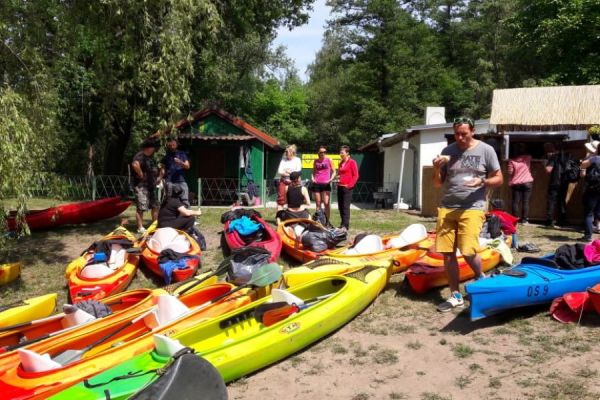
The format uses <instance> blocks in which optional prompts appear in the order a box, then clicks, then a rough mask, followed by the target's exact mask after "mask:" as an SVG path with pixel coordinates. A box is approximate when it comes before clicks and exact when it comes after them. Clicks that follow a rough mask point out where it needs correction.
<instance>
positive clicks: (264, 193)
mask: <svg viewBox="0 0 600 400" xmlns="http://www.w3.org/2000/svg"><path fill="white" fill-rule="evenodd" d="M260 198H261V199H262V206H263V208H267V180H266V179H263V181H262V185H261V188H260Z"/></svg>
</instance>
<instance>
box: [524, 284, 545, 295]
mask: <svg viewBox="0 0 600 400" xmlns="http://www.w3.org/2000/svg"><path fill="white" fill-rule="evenodd" d="M548 291H549V288H548V285H544V286H540V285H534V286H529V287H528V288H527V297H538V296H546V295H547V294H548Z"/></svg>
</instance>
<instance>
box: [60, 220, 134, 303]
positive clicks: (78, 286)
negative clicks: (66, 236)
mask: <svg viewBox="0 0 600 400" xmlns="http://www.w3.org/2000/svg"><path fill="white" fill-rule="evenodd" d="M106 240H127V241H129V242H131V245H132V246H133V244H134V243H135V242H136V238H135V236H133V234H132V233H131V232H129V231H128V230H127V229H125V228H123V227H119V228H117V229H115V230H114V231H112V232H111V233H109V234H108V235H106V236H104V237H103V238H102V241H106ZM93 256H94V251H88V252H86V253H84V254H83V255H82V256H80V257H78V258H76V259H75V260H73V261H72V262H71V263H70V264H69V265H68V266H67V270H66V278H67V285H68V287H69V298H70V299H71V302H72V303H77V302H80V301H83V300H101V299H103V298H105V297H107V296H110V295H113V294H115V293H119V292H122V291H123V290H125V289H126V288H127V286H129V284H130V283H131V280H132V279H133V278H134V276H135V273H136V272H137V266H138V263H139V260H140V257H139V256H138V255H134V254H127V256H126V258H125V262H124V264H123V265H121V266H120V267H118V268H116V269H115V270H114V272H113V273H111V274H110V275H107V276H104V277H102V278H88V277H85V276H84V275H83V274H82V269H83V268H84V267H85V266H86V265H87V264H88V262H89V261H90V260H91V259H92V257H93Z"/></svg>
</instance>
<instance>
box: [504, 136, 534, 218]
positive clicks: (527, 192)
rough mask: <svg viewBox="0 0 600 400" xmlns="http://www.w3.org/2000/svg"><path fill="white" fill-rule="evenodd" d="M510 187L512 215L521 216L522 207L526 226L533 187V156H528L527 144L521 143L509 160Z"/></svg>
mask: <svg viewBox="0 0 600 400" xmlns="http://www.w3.org/2000/svg"><path fill="white" fill-rule="evenodd" d="M507 169H508V174H509V175H510V180H509V181H508V185H509V186H510V187H511V189H512V214H513V215H514V216H515V217H518V216H519V206H521V212H522V216H521V222H522V223H524V224H526V223H527V222H528V218H529V198H530V197H531V188H532V187H533V176H531V156H530V155H528V154H526V149H525V144H524V143H519V144H517V147H516V149H515V156H514V157H513V158H511V159H510V160H508V168H507Z"/></svg>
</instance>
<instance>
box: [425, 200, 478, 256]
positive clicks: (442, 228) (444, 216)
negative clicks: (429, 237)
mask: <svg viewBox="0 0 600 400" xmlns="http://www.w3.org/2000/svg"><path fill="white" fill-rule="evenodd" d="M484 221H485V212H484V211H482V210H462V209H455V208H443V207H439V208H438V216H437V228H436V231H437V234H436V237H435V249H436V251H437V252H438V253H454V252H455V251H456V249H457V248H458V249H459V250H460V252H461V253H462V254H463V255H465V256H473V255H475V253H477V252H478V251H479V250H480V247H479V233H480V232H481V228H482V226H483V222H484Z"/></svg>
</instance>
